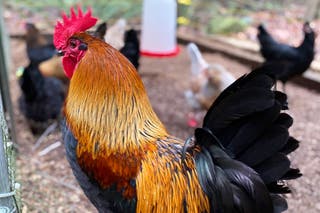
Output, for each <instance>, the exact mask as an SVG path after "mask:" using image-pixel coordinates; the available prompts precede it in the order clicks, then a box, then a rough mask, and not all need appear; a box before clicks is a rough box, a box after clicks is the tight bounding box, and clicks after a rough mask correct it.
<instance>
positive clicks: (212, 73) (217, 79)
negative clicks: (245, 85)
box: [185, 43, 236, 127]
mask: <svg viewBox="0 0 320 213" xmlns="http://www.w3.org/2000/svg"><path fill="white" fill-rule="evenodd" d="M187 50H188V53H189V56H190V59H191V74H192V75H191V82H190V89H188V90H187V91H186V92H185V97H186V99H187V103H188V104H189V105H190V106H191V108H192V112H191V113H189V114H188V117H189V119H188V125H189V126H191V127H195V126H197V125H198V123H199V122H198V120H199V117H200V114H199V110H206V111H207V110H208V109H209V108H210V106H211V105H212V103H213V102H214V100H215V99H216V98H217V97H218V96H219V95H220V93H221V92H222V91H223V90H224V89H225V88H227V87H228V86H229V85H230V84H232V83H233V82H234V81H235V80H236V79H235V78H234V77H233V76H232V75H231V74H230V73H229V72H228V71H227V70H226V69H225V68H224V67H223V66H221V65H220V64H209V63H207V62H206V61H205V59H204V58H203V57H202V54H201V52H200V50H199V48H198V47H197V45H196V44H194V43H190V44H188V45H187Z"/></svg>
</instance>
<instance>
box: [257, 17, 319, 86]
mask: <svg viewBox="0 0 320 213" xmlns="http://www.w3.org/2000/svg"><path fill="white" fill-rule="evenodd" d="M303 33H304V39H303V41H302V42H301V44H300V45H299V46H298V47H293V46H290V45H287V44H282V43H279V42H277V41H276V40H274V38H272V36H271V35H270V34H269V33H268V31H267V30H266V29H265V27H264V26H263V25H262V24H261V25H259V27H258V40H259V42H260V52H261V54H262V56H263V57H264V58H265V60H266V63H270V62H272V63H275V62H276V63H278V65H279V66H281V68H280V69H278V70H277V72H274V73H273V74H274V76H275V77H276V78H277V79H278V80H280V81H281V82H282V83H283V90H285V84H286V82H287V81H288V80H290V79H291V78H293V77H294V76H297V75H301V74H303V73H304V72H305V71H306V70H307V69H308V68H309V66H310V64H311V62H312V61H313V58H314V54H315V50H314V43H315V32H314V31H313V30H312V28H311V27H310V24H309V23H308V22H305V23H304V25H303Z"/></svg>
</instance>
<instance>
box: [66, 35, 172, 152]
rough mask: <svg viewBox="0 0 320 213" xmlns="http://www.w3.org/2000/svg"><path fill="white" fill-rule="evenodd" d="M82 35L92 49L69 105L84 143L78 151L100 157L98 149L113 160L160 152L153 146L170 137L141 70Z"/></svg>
mask: <svg viewBox="0 0 320 213" xmlns="http://www.w3.org/2000/svg"><path fill="white" fill-rule="evenodd" d="M78 36H79V38H80V39H81V40H82V41H84V42H86V43H87V44H88V50H87V52H86V53H85V55H84V57H83V58H82V59H81V60H80V62H79V63H78V65H77V67H76V70H75V72H74V74H73V77H72V79H71V81H70V87H69V92H68V96H67V99H66V104H65V115H66V119H67V122H68V123H69V125H70V128H71V129H72V131H73V133H74V134H75V137H76V138H77V139H78V140H80V141H79V144H81V146H80V147H81V148H80V150H79V149H78V152H81V149H82V151H86V152H91V153H92V154H93V155H95V153H96V152H97V150H99V152H103V153H104V155H109V154H115V152H116V153H117V154H124V153H125V152H135V151H138V150H139V149H140V150H141V149H152V148H151V147H155V145H152V144H153V142H154V141H156V140H157V139H159V138H163V137H165V136H166V135H167V132H166V130H165V128H164V126H163V124H162V123H161V121H160V120H159V119H158V117H157V116H156V114H155V112H154V111H153V109H152V107H151V104H150V102H149V99H148V97H147V95H146V92H145V89H144V85H143V83H142V81H141V79H140V77H139V75H138V73H137V71H136V70H135V69H134V67H133V66H132V65H131V64H130V63H128V61H127V59H126V58H125V57H124V56H122V55H121V54H120V53H119V52H118V51H117V50H115V49H114V48H112V47H111V46H109V45H107V44H105V43H104V42H102V41H101V40H99V39H95V38H93V37H91V36H89V35H87V34H84V33H82V34H79V35H78ZM147 147H148V148H147ZM90 149H91V150H90Z"/></svg>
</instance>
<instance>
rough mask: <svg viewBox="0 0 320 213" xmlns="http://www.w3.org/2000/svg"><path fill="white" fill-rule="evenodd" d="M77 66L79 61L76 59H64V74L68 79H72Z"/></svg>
mask: <svg viewBox="0 0 320 213" xmlns="http://www.w3.org/2000/svg"><path fill="white" fill-rule="evenodd" d="M76 64H77V60H76V59H75V58H72V57H63V59H62V65H63V69H64V72H65V74H66V76H67V77H68V78H71V77H72V75H73V72H74V70H75V67H76Z"/></svg>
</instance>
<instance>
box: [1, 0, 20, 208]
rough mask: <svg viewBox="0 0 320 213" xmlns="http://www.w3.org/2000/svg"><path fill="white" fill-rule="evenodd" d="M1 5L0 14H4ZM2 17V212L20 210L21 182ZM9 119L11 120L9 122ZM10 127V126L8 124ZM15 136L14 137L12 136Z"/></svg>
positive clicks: (5, 37)
mask: <svg viewBox="0 0 320 213" xmlns="http://www.w3.org/2000/svg"><path fill="white" fill-rule="evenodd" d="M1 11H2V8H1V5H0V14H2V12H1ZM3 26H4V24H3V19H2V16H1V17H0V85H1V86H0V212H1V213H11V212H19V207H18V206H19V205H18V203H19V202H17V200H20V199H19V196H18V193H17V192H18V189H19V184H18V183H16V180H15V168H16V166H15V150H14V147H13V141H14V139H15V137H14V135H15V132H14V125H13V112H12V107H11V99H10V95H9V94H10V92H9V84H8V78H7V70H8V69H7V64H8V57H6V54H7V52H8V46H7V44H8V43H7V41H8V39H7V36H6V34H5V32H4V27H3ZM7 121H9V122H7ZM7 124H9V127H10V129H9V128H8V125H7ZM12 136H13V137H12Z"/></svg>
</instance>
